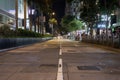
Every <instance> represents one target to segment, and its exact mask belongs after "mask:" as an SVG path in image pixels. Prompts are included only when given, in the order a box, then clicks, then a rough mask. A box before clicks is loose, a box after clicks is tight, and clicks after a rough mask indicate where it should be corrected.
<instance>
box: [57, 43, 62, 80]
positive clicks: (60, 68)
mask: <svg viewBox="0 0 120 80" xmlns="http://www.w3.org/2000/svg"><path fill="white" fill-rule="evenodd" d="M61 55H62V46H61V42H60V51H59V56H61ZM62 63H63V62H62V58H59V61H58V72H57V80H63V64H62Z"/></svg>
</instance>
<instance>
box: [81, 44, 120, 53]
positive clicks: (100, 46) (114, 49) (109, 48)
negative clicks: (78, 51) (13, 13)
mask: <svg viewBox="0 0 120 80" xmlns="http://www.w3.org/2000/svg"><path fill="white" fill-rule="evenodd" d="M82 43H83V44H89V45H92V46H95V47H98V48H102V49H105V50H110V51H115V52H118V53H120V49H119V48H113V47H111V46H104V45H99V44H92V43H85V42H82Z"/></svg>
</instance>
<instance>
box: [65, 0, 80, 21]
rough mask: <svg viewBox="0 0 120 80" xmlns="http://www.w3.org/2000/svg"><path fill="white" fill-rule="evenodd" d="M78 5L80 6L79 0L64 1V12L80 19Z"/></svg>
mask: <svg viewBox="0 0 120 80" xmlns="http://www.w3.org/2000/svg"><path fill="white" fill-rule="evenodd" d="M80 7H81V2H80V0H73V1H72V2H71V3H67V2H66V9H65V14H66V15H73V16H75V17H76V18H77V19H80Z"/></svg>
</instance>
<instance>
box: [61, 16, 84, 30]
mask: <svg viewBox="0 0 120 80" xmlns="http://www.w3.org/2000/svg"><path fill="white" fill-rule="evenodd" d="M61 24H62V27H63V28H64V29H65V31H67V32H71V31H76V30H80V29H83V28H82V27H83V24H82V22H81V21H79V20H77V19H76V18H75V17H74V16H71V15H67V16H64V17H63V19H62V21H61Z"/></svg>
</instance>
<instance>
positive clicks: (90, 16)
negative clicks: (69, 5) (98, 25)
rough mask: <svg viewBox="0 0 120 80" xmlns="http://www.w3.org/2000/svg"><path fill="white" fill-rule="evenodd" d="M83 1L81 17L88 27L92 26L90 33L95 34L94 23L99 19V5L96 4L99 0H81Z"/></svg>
mask: <svg viewBox="0 0 120 80" xmlns="http://www.w3.org/2000/svg"><path fill="white" fill-rule="evenodd" d="M81 2H82V3H83V5H82V7H81V8H80V11H81V15H80V17H81V19H82V21H84V22H85V23H86V24H87V26H88V27H90V35H91V36H92V35H93V25H94V24H95V22H96V21H97V14H98V11H99V7H98V5H97V4H96V3H97V0H81Z"/></svg>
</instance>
